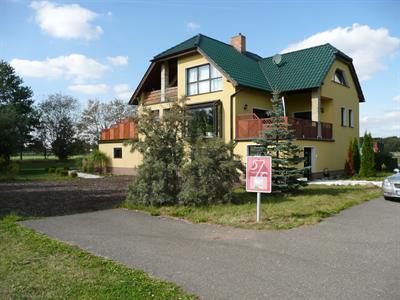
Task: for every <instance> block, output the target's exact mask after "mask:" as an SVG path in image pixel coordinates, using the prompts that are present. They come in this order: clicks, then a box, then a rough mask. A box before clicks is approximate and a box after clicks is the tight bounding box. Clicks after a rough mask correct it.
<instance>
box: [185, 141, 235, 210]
mask: <svg viewBox="0 0 400 300" xmlns="http://www.w3.org/2000/svg"><path fill="white" fill-rule="evenodd" d="M191 157H192V159H191V161H190V163H188V164H187V165H186V166H185V168H184V170H183V175H184V176H183V178H182V180H183V183H182V189H181V192H180V193H179V195H178V198H179V204H183V205H209V204H214V203H228V202H231V200H232V189H233V185H234V184H235V183H236V182H239V172H238V169H242V164H241V162H240V160H239V159H238V157H237V156H235V155H233V144H225V143H224V142H223V141H222V140H221V139H214V140H203V139H199V140H198V141H197V142H196V144H195V145H194V147H193V148H192V155H191Z"/></svg>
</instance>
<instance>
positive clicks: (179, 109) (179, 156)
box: [128, 101, 187, 205]
mask: <svg viewBox="0 0 400 300" xmlns="http://www.w3.org/2000/svg"><path fill="white" fill-rule="evenodd" d="M186 123H187V122H186V117H185V105H184V103H183V102H181V101H179V102H178V101H177V102H175V103H173V105H172V106H171V109H170V111H169V112H168V113H166V114H164V116H163V117H162V118H161V120H156V119H155V118H154V115H153V114H152V113H151V111H150V110H148V109H146V108H144V109H143V111H142V112H141V114H140V116H139V118H138V124H137V128H138V134H139V138H138V139H136V140H135V141H133V143H132V150H137V151H139V152H140V153H141V154H142V155H143V162H142V164H141V165H140V166H139V168H138V174H137V176H136V178H135V180H134V183H133V184H132V185H131V186H130V188H129V193H128V201H130V202H132V203H135V204H143V205H169V204H177V202H178V198H177V197H178V194H179V192H180V188H181V178H180V174H181V172H182V167H183V165H184V161H185V151H184V139H185V128H186Z"/></svg>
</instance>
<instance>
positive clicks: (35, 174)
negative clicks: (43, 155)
mask: <svg viewBox="0 0 400 300" xmlns="http://www.w3.org/2000/svg"><path fill="white" fill-rule="evenodd" d="M17 163H18V164H19V166H20V172H19V173H18V174H16V175H15V176H14V177H13V178H11V180H20V181H29V180H70V179H71V177H69V176H61V175H58V174H55V173H48V172H47V171H46V169H47V168H51V167H55V168H62V167H68V168H70V169H71V168H74V167H75V160H72V159H69V160H67V161H59V160H56V159H46V160H45V159H32V160H22V161H17ZM7 180H10V178H8V177H7V176H5V175H4V174H0V181H7Z"/></svg>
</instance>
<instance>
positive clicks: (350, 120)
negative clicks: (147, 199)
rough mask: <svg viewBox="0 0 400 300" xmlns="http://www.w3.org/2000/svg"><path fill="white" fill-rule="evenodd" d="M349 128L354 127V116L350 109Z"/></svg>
mask: <svg viewBox="0 0 400 300" xmlns="http://www.w3.org/2000/svg"><path fill="white" fill-rule="evenodd" d="M349 127H354V114H353V110H352V109H349Z"/></svg>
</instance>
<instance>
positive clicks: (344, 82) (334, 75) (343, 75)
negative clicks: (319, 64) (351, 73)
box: [332, 68, 349, 87]
mask: <svg viewBox="0 0 400 300" xmlns="http://www.w3.org/2000/svg"><path fill="white" fill-rule="evenodd" d="M337 72H340V73H341V77H342V78H343V83H342V82H340V80H339V81H336V80H335V77H336V73H337ZM332 81H333V82H334V83H337V84H340V85H342V86H345V87H349V85H348V83H347V78H346V73H345V72H344V70H342V69H340V68H336V70H335V72H334V73H333V76H332Z"/></svg>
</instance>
